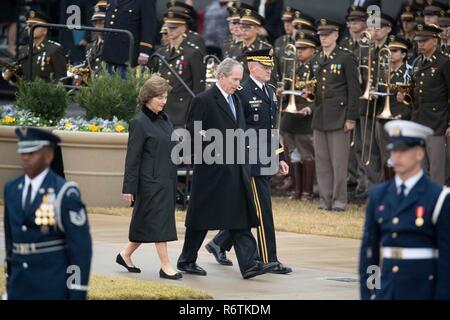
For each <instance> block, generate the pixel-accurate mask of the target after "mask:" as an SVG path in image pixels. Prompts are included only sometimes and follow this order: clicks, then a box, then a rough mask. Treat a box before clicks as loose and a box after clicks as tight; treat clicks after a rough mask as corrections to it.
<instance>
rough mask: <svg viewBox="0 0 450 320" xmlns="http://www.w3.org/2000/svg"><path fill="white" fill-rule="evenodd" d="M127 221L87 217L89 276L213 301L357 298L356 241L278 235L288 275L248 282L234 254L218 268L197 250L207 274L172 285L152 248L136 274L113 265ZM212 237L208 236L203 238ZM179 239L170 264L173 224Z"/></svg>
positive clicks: (141, 252) (145, 249)
mask: <svg viewBox="0 0 450 320" xmlns="http://www.w3.org/2000/svg"><path fill="white" fill-rule="evenodd" d="M129 220H130V218H129V217H118V216H108V215H91V216H90V222H91V229H92V232H93V239H94V259H93V266H92V268H93V273H94V274H102V275H112V276H126V277H130V278H135V279H143V280H151V281H161V282H166V283H176V284H180V285H186V286H189V287H193V288H198V289H202V290H205V291H207V292H209V293H210V294H211V295H212V296H213V297H214V298H215V299H358V283H357V282H356V280H357V273H356V271H357V257H358V250H359V241H357V240H351V239H340V238H333V237H322V236H313V235H299V234H295V233H287V232H279V233H278V234H277V241H278V257H279V259H280V260H281V261H282V262H283V263H284V264H286V265H288V266H291V267H292V268H293V269H294V272H293V273H292V274H290V275H275V274H267V275H263V276H260V277H256V278H253V279H250V280H243V279H242V277H241V275H240V273H239V270H238V267H237V260H236V257H235V255H234V252H232V253H230V254H229V257H230V258H231V259H232V260H233V262H234V264H235V265H234V266H233V267H226V266H221V265H219V264H217V263H216V261H215V260H214V258H213V256H212V255H210V254H209V253H208V252H207V251H206V250H205V249H204V248H202V249H201V250H200V252H199V259H198V264H199V265H200V266H202V267H203V268H205V269H206V270H207V272H208V276H206V277H199V276H191V275H185V276H184V278H183V280H182V281H177V282H174V281H171V280H162V279H160V278H159V273H158V272H159V268H160V264H159V260H158V257H157V254H156V250H155V247H154V245H152V244H145V245H143V246H141V248H139V249H138V251H137V252H136V253H135V256H134V263H135V264H136V265H137V266H139V267H140V268H141V269H142V273H141V274H129V273H127V272H126V271H125V270H124V269H123V268H122V267H121V266H119V265H117V264H116V263H115V262H114V261H115V256H116V255H117V253H118V252H120V250H121V249H122V248H123V247H124V245H125V244H126V242H127V235H128V225H129ZM0 221H1V222H0V237H1V239H2V240H0V242H1V243H2V246H0V261H3V258H4V248H3V226H2V225H1V224H2V222H3V218H2V217H1V214H0ZM214 234H215V232H209V233H208V238H207V239H208V240H209V239H210V238H211V237H212V236H213V235H214ZM178 237H179V239H180V240H179V241H176V242H171V243H169V253H170V257H171V261H172V262H173V263H174V265H175V264H176V260H177V257H178V255H179V253H180V252H181V248H182V245H183V239H184V226H183V224H178ZM205 244H206V242H205Z"/></svg>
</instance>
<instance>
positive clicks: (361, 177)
mask: <svg viewBox="0 0 450 320" xmlns="http://www.w3.org/2000/svg"><path fill="white" fill-rule="evenodd" d="M366 20H367V12H366V9H364V8H363V7H360V6H351V7H350V8H349V9H348V10H347V17H346V21H347V28H348V32H349V36H347V37H345V38H343V39H342V41H341V42H340V45H341V47H343V48H346V49H348V50H350V51H351V52H353V53H354V54H355V56H356V59H357V61H358V64H359V65H367V60H368V50H366V49H365V48H361V47H360V46H359V44H360V41H361V35H362V34H363V32H364V31H366V30H367V23H366ZM359 71H360V84H361V88H362V87H363V86H364V83H365V82H366V81H367V72H366V71H367V70H365V69H360V70H359ZM363 103H364V107H365V101H360V105H361V104H363ZM352 142H353V145H352V147H351V148H350V155H349V164H348V178H347V182H348V184H349V185H354V186H355V189H354V191H352V192H351V194H352V196H351V197H355V198H359V197H364V196H365V195H366V194H367V193H366V189H367V181H366V172H365V167H364V165H363V163H362V161H361V151H362V134H361V121H360V119H357V120H356V121H355V130H353V132H352Z"/></svg>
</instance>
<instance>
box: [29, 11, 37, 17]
mask: <svg viewBox="0 0 450 320" xmlns="http://www.w3.org/2000/svg"><path fill="white" fill-rule="evenodd" d="M35 16H36V12H34V10H31V11H30V18H34V17H35Z"/></svg>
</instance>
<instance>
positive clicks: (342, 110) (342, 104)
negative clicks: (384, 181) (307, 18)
mask: <svg viewBox="0 0 450 320" xmlns="http://www.w3.org/2000/svg"><path fill="white" fill-rule="evenodd" d="M339 27H340V24H339V23H337V22H334V21H331V20H327V19H321V20H320V21H319V23H318V34H319V36H320V43H321V45H322V48H321V50H320V51H319V52H318V53H317V55H316V56H315V57H314V59H313V60H312V67H313V72H314V76H315V79H316V81H317V83H316V87H315V92H314V94H315V103H314V109H313V119H312V128H313V130H314V132H313V135H314V151H315V157H316V158H315V159H316V172H317V182H318V187H319V193H320V206H319V208H320V209H321V210H335V211H344V210H345V208H346V206H347V170H348V157H349V148H350V147H349V146H350V131H351V130H353V129H354V126H355V120H356V119H357V118H358V105H359V97H360V95H361V90H360V85H359V80H358V67H357V62H356V57H355V55H354V54H353V53H351V52H350V51H348V50H347V49H344V48H342V47H339V46H337V43H336V41H337V39H338V37H339Z"/></svg>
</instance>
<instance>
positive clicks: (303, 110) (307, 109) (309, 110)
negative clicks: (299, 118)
mask: <svg viewBox="0 0 450 320" xmlns="http://www.w3.org/2000/svg"><path fill="white" fill-rule="evenodd" d="M298 113H300V114H303V115H305V116H309V115H310V114H312V110H311V108H310V107H304V108H303V109H301V110H300V111H299V112H298Z"/></svg>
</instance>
